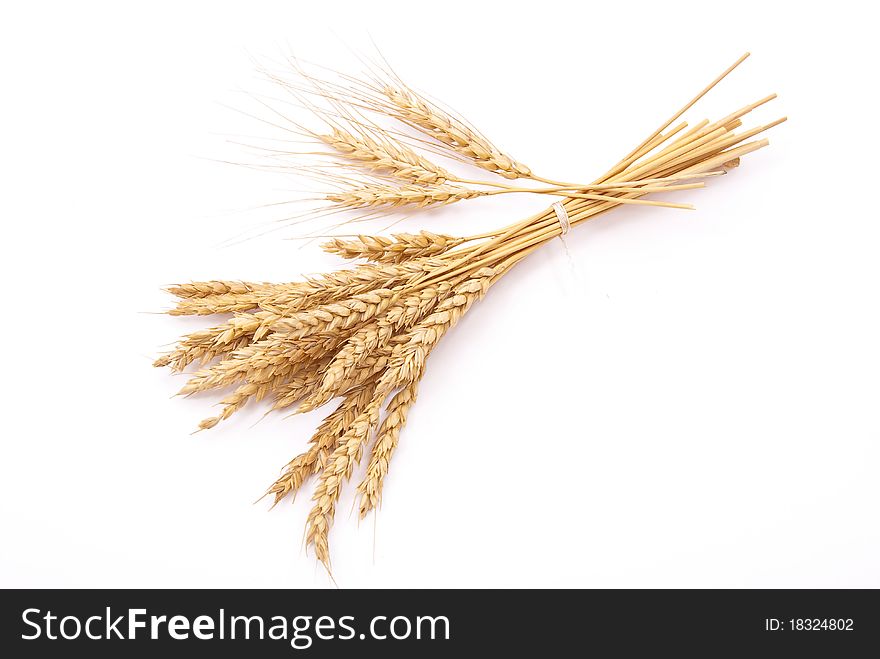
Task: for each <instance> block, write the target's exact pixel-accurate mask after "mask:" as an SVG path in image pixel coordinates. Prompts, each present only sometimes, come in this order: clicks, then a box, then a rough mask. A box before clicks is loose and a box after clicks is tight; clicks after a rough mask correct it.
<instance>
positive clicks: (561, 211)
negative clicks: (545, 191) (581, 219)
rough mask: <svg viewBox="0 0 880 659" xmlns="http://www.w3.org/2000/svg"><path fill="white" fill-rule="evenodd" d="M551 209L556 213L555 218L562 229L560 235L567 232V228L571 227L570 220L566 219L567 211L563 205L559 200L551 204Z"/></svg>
mask: <svg viewBox="0 0 880 659" xmlns="http://www.w3.org/2000/svg"><path fill="white" fill-rule="evenodd" d="M553 210H554V211H555V213H556V219H557V220H558V221H559V227H560V228H561V229H562V235H563V236H564V235H565V234H567V233H568V231H569V229H571V221H570V220H569V219H568V212H567V211H566V210H565V206H563V205H562V202H561V201H557V202H555V203H554V204H553Z"/></svg>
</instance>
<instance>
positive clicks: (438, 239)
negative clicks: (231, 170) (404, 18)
mask: <svg viewBox="0 0 880 659" xmlns="http://www.w3.org/2000/svg"><path fill="white" fill-rule="evenodd" d="M747 56H748V54H746V55H744V56H743V57H741V58H740V59H739V60H737V61H736V62H735V63H734V64H733V65H732V66H731V67H729V68H728V69H727V70H726V71H724V72H723V73H722V74H721V75H720V76H718V78H716V79H715V80H714V81H713V82H712V83H711V84H709V85H708V86H707V87H706V88H705V89H703V90H702V91H701V92H700V93H699V94H697V96H696V97H694V98H693V99H692V100H691V101H690V102H688V103H687V104H686V105H685V106H684V107H683V108H682V109H681V110H679V111H678V112H676V113H675V114H674V115H673V116H672V117H671V118H670V119H668V120H667V121H665V122H664V123H663V124H662V125H661V126H660V127H659V128H658V129H657V130H655V131H654V132H652V133H651V134H650V135H649V136H648V137H647V138H646V139H644V140H643V141H642V142H641V143H640V144H639V145H638V146H637V147H636V148H634V149H633V150H632V151H630V152H629V153H628V154H627V155H626V156H625V157H624V158H622V159H621V160H620V161H619V162H618V163H616V164H615V165H614V166H612V167H611V168H610V169H609V170H608V171H607V172H606V173H605V174H603V175H602V176H600V177H599V178H597V179H596V180H595V181H593V182H592V183H583V184H577V183H566V182H560V181H554V180H550V179H547V178H543V177H540V176H538V175H537V174H535V173H534V172H533V171H532V169H530V168H529V167H528V166H526V165H524V164H522V163H520V162H517V161H516V160H514V159H513V158H512V157H511V156H509V155H507V154H506V153H505V152H504V151H502V150H501V149H499V148H497V147H496V146H495V145H493V144H492V143H491V142H490V141H489V140H488V139H487V138H485V137H484V136H483V134H482V133H480V132H479V131H478V130H476V129H475V128H474V127H473V126H471V125H470V124H469V123H467V122H466V121H465V120H463V119H461V118H460V117H458V116H456V115H455V114H453V113H451V112H448V111H446V110H445V109H442V108H441V107H440V106H439V105H438V104H436V103H434V102H432V101H428V100H427V99H425V98H424V97H423V96H421V95H419V94H417V93H416V92H414V91H412V90H411V89H410V88H408V87H407V86H406V85H405V84H403V83H402V81H400V80H399V78H397V77H396V76H392V75H389V76H386V77H384V78H379V77H372V78H369V79H366V80H363V79H357V78H350V77H345V78H344V79H343V81H342V82H341V83H340V82H333V81H326V80H318V79H316V78H314V77H311V76H310V77H304V80H305V81H306V83H307V84H303V85H300V86H296V85H293V84H291V83H290V82H288V81H286V80H284V81H282V80H279V82H280V83H281V84H283V85H285V86H286V87H287V88H288V89H289V90H290V91H291V92H292V93H294V94H296V96H297V98H300V99H303V98H305V97H306V96H307V95H308V94H314V95H317V96H319V97H320V98H321V99H324V100H329V102H330V103H331V105H332V108H333V110H332V112H327V111H323V112H322V113H321V114H320V116H321V118H322V119H323V120H324V121H325V122H326V125H327V127H328V130H327V132H320V133H319V132H312V131H305V134H307V135H308V136H309V137H310V138H312V139H313V140H314V141H315V142H316V143H318V144H320V145H322V146H323V147H324V148H325V149H326V150H325V151H322V152H321V153H322V154H324V155H329V156H330V157H332V158H333V163H334V166H335V167H336V169H334V170H332V173H331V174H329V175H328V176H329V177H331V178H332V180H333V181H334V182H335V183H336V184H338V185H337V188H336V189H334V190H333V191H331V192H328V193H327V194H326V195H325V196H324V198H323V199H324V201H325V202H326V203H327V204H329V206H330V207H331V208H333V209H336V210H343V211H350V210H352V209H366V210H368V211H369V212H370V213H378V212H384V211H389V210H390V211H396V210H398V209H401V208H424V207H430V206H437V205H445V204H450V203H455V202H462V201H466V200H468V199H472V198H475V197H481V196H487V195H495V194H504V193H509V192H520V193H521V192H531V193H535V194H546V195H554V196H556V197H557V198H558V199H559V201H557V202H556V203H554V204H553V205H551V206H550V207H548V208H547V209H546V210H544V211H541V212H539V213H536V214H534V215H532V216H530V217H527V218H525V219H523V220H521V221H518V222H516V223H514V224H512V225H510V226H507V227H504V228H502V229H499V230H497V231H493V232H490V233H483V234H480V235H473V236H451V235H442V234H436V233H431V232H427V231H422V232H419V233H397V234H394V235H391V236H390V237H385V236H371V235H360V236H352V237H348V238H344V237H336V238H332V239H330V240H329V241H328V242H326V243H325V244H324V245H323V247H324V249H325V250H327V251H329V252H332V253H334V254H338V255H339V256H341V257H344V258H346V259H363V260H365V261H366V263H363V264H361V265H357V266H355V267H352V268H350V269H344V270H339V271H336V272H332V273H329V274H325V275H322V276H314V277H309V278H306V279H304V280H303V281H299V282H292V283H283V284H272V283H249V282H238V281H235V282H229V281H209V282H194V283H189V284H182V285H178V286H173V287H171V288H170V289H169V291H170V292H171V293H172V294H174V295H176V296H177V297H178V298H179V300H178V302H177V306H176V307H175V308H174V309H172V310H171V311H170V313H172V314H175V315H208V314H232V316H231V317H230V318H229V319H227V320H225V321H224V322H219V323H217V324H215V325H213V326H212V327H210V328H208V329H204V330H201V331H197V332H193V333H192V334H189V335H187V336H185V337H183V339H182V340H181V341H180V342H179V344H178V345H177V346H176V348H175V349H174V350H172V351H171V352H170V353H168V354H166V355H164V356H162V357H161V358H160V359H158V360H157V361H156V362H155V364H156V365H157V366H168V367H170V368H171V369H173V370H175V371H182V370H184V369H186V368H187V367H188V366H190V365H191V364H194V363H197V364H198V365H199V366H198V369H197V370H196V371H195V372H194V373H192V374H191V376H190V377H189V380H188V382H187V383H186V385H185V386H184V387H183V389H182V390H181V393H183V394H194V393H200V392H204V391H208V390H215V389H220V388H226V387H230V386H232V387H234V388H233V390H232V393H230V394H229V395H227V396H226V397H225V398H223V399H222V401H221V403H222V405H223V407H222V411H221V412H220V413H219V414H218V415H217V416H214V417H212V418H209V419H205V420H204V421H202V422H201V424H200V425H199V427H200V428H201V429H208V428H212V427H213V426H215V425H216V424H217V423H219V422H220V421H221V420H224V419H227V418H229V417H230V416H231V415H232V414H233V413H235V412H236V411H237V410H239V409H241V408H242V407H243V406H244V405H245V404H246V403H247V402H248V401H250V400H251V399H253V400H257V401H259V400H261V399H264V398H267V397H268V398H271V399H272V401H273V402H272V405H271V408H272V409H274V410H281V409H293V410H295V411H298V412H305V411H309V410H313V409H316V408H318V407H321V406H324V405H327V404H329V403H331V401H334V400H336V401H338V403H337V405H336V407H335V409H334V410H333V411H332V412H331V413H330V414H329V415H328V416H327V417H326V418H325V420H324V421H323V423H321V425H320V426H319V427H318V429H317V430H316V431H315V433H314V435H313V436H312V438H311V440H310V441H309V444H308V448H307V450H306V451H305V452H303V453H301V454H300V455H297V456H296V457H294V458H293V459H292V460H291V461H290V462H289V463H288V464H287V465H286V466H285V467H284V468H283V470H282V473H281V475H280V477H279V478H278V479H277V480H276V481H275V482H274V483H273V484H272V485H271V487H269V489H268V491H267V495H269V496H270V497H273V498H274V504H277V503H278V502H280V501H281V500H282V499H284V498H285V497H287V496H288V495H292V494H294V493H296V492H297V491H298V490H299V489H300V488H301V487H302V486H303V484H304V483H305V481H306V480H308V479H309V478H310V477H312V476H316V477H317V483H316V485H315V489H314V493H313V495H312V500H313V504H314V505H313V507H312V509H311V512H310V513H309V515H308V522H307V532H306V543H307V547H308V546H310V547H313V548H314V551H315V554H316V556H317V558H318V559H319V560H320V561H321V562H322V563H323V564H324V565H325V566H327V568H328V569H329V566H330V551H329V545H328V533H329V530H330V527H331V525H332V523H333V518H334V514H335V511H336V505H337V501H338V498H339V495H340V491H341V489H342V487H343V485H344V484H345V482H346V481H347V480H348V479H349V477H350V476H351V474H352V471H353V469H354V468H355V466H356V465H357V464H358V463H359V462H360V461H361V459H362V456H363V455H364V454H365V453H366V454H367V455H368V458H367V460H368V463H367V466H366V475H365V477H364V478H363V480H362V481H361V482H360V484H359V485H358V486H357V492H358V494H359V511H360V515H361V517H363V516H365V515H367V513H369V512H370V511H371V510H373V509H374V508H376V507H377V506H378V505H379V503H380V501H381V499H382V489H383V483H384V479H385V476H386V474H387V472H388V468H389V463H390V462H391V459H392V456H393V454H394V451H395V448H396V447H397V444H398V441H399V439H400V433H401V429H402V428H403V426H404V424H405V423H406V419H407V414H408V412H409V410H410V408H411V407H412V406H413V404H414V403H415V401H416V397H417V395H418V386H419V381H420V379H421V377H422V375H423V374H424V372H425V365H426V361H427V359H428V356H429V355H430V354H431V351H432V350H433V349H434V347H435V346H436V345H437V344H438V342H439V341H440V339H442V337H443V336H444V335H445V334H446V333H447V332H448V331H449V330H450V329H451V328H452V327H453V326H455V324H456V323H457V322H458V321H459V319H461V317H462V316H463V315H464V314H465V313H466V312H467V311H468V309H470V307H471V305H473V304H474V302H476V301H477V300H479V299H480V298H481V297H482V296H483V295H485V294H486V292H487V291H488V290H489V288H490V287H491V286H492V285H493V284H494V283H495V282H496V281H498V279H499V278H500V277H501V276H503V275H504V273H505V272H507V271H508V270H510V269H511V268H512V267H513V266H514V265H516V264H517V263H518V262H519V261H520V260H522V259H523V258H525V257H526V256H527V255H528V254H529V253H531V252H532V251H533V250H535V249H537V248H538V247H540V246H541V245H543V244H544V243H546V242H547V241H550V240H552V239H554V238H556V237H558V236H560V235H561V234H563V233H565V232H566V231H568V230H569V228H571V227H575V226H577V225H579V224H581V223H583V222H586V221H588V220H590V219H592V218H594V217H596V216H598V215H600V214H602V213H605V212H606V211H609V210H611V209H613V208H615V207H617V206H619V205H621V204H639V205H653V206H661V207H672V208H691V206H689V205H686V204H674V203H669V202H661V201H656V200H652V199H645V198H644V197H645V196H646V195H650V194H651V193H655V192H660V191H670V190H682V189H692V188H698V187H702V186H704V185H705V183H706V181H705V179H708V178H710V177H714V176H720V175H723V174H724V173H726V171H727V170H729V169H730V168H732V167H735V166H737V165H738V164H739V162H740V158H741V157H743V156H745V155H746V154H749V153H752V152H753V151H756V150H757V149H760V148H762V147H764V146H765V145H766V144H767V140H766V139H757V140H753V139H752V138H754V137H755V136H757V135H759V134H760V133H762V132H764V131H766V130H767V129H769V128H771V127H773V126H775V125H777V124H779V123H781V122H782V121H784V120H785V119H784V118H782V119H779V120H777V121H774V122H771V123H769V124H766V125H761V126H757V127H754V128H751V129H748V130H743V131H741V132H737V129H738V128H740V126H741V124H742V118H743V117H745V116H746V115H748V114H749V113H750V112H751V111H752V110H754V109H755V108H757V107H759V106H761V105H763V104H764V103H766V102H768V101H770V100H772V99H773V98H775V95H771V96H768V97H766V98H763V99H761V100H759V101H757V102H755V103H751V104H749V105H746V106H745V107H743V108H741V109H739V110H736V111H735V112H732V113H731V114H729V115H727V116H726V117H724V118H722V119H719V120H717V121H714V122H710V121H708V120H703V121H700V122H698V123H696V124H695V125H692V126H689V125H688V124H687V123H686V122H681V123H678V124H676V125H674V126H673V124H675V123H676V122H677V121H678V120H679V119H680V118H681V117H682V116H683V115H684V113H685V112H686V111H687V110H689V109H690V108H691V107H692V106H693V105H694V104H695V103H696V102H697V101H698V100H700V99H701V98H702V97H703V96H704V95H705V94H706V93H707V92H708V91H709V90H710V89H712V88H713V87H714V86H715V85H716V84H717V83H718V82H720V81H721V80H722V79H723V78H724V77H725V76H727V75H728V74H729V73H730V72H731V71H732V70H733V69H734V68H736V67H737V66H738V65H739V64H740V63H742V61H743V60H744V59H745V58H746V57H747ZM370 113H375V114H378V115H381V116H382V117H384V118H386V119H389V118H390V119H391V120H393V121H395V122H397V123H398V124H399V130H398V129H389V128H383V127H380V126H379V125H378V124H377V123H376V122H373V121H371V120H368V119H367V118H366V116H367V115H368V114H370ZM405 131H409V132H410V133H417V134H421V138H419V139H417V140H412V139H406V138H405V135H407V134H408V133H406V132H405ZM431 154H440V155H443V156H445V157H450V158H453V159H455V160H458V161H460V162H466V163H469V164H471V165H473V166H475V167H477V168H479V169H480V170H482V171H483V172H491V173H492V174H494V175H497V178H496V180H495V181H485V180H473V179H470V178H467V177H463V176H460V175H457V174H453V173H451V172H450V171H447V169H445V168H443V167H441V166H439V165H438V164H436V163H434V162H432V160H431ZM516 179H522V181H521V182H520V183H521V184H520V185H516V184H514V183H511V181H514V180H516ZM536 186H537V187H536ZM274 504H273V505H274Z"/></svg>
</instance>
